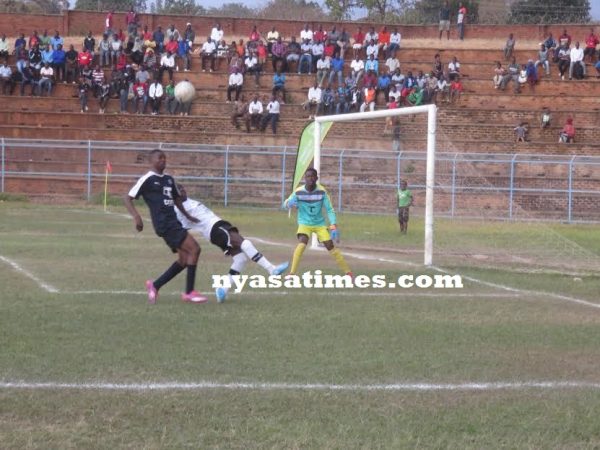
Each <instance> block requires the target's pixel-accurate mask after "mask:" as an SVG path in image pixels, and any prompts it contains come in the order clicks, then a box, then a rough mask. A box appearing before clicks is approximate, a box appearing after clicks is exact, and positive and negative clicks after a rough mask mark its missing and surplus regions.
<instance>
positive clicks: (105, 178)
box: [104, 161, 112, 212]
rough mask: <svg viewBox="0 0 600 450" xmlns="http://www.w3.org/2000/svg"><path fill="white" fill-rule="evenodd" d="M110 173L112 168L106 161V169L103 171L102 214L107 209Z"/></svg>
mask: <svg viewBox="0 0 600 450" xmlns="http://www.w3.org/2000/svg"><path fill="white" fill-rule="evenodd" d="M111 172H112V166H111V164H110V161H106V169H105V170H104V212H106V209H107V199H108V174H109V173H111Z"/></svg>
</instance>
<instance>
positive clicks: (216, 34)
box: [210, 23, 223, 42]
mask: <svg viewBox="0 0 600 450" xmlns="http://www.w3.org/2000/svg"><path fill="white" fill-rule="evenodd" d="M210 38H211V39H212V40H213V41H214V42H221V41H222V40H223V29H222V28H221V24H219V23H217V24H215V26H214V27H213V28H212V30H211V31H210Z"/></svg>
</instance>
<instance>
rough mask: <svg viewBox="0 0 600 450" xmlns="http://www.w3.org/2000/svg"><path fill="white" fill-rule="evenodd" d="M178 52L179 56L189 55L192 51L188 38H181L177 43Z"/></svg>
mask: <svg viewBox="0 0 600 450" xmlns="http://www.w3.org/2000/svg"><path fill="white" fill-rule="evenodd" d="M177 45H178V47H177V54H178V55H179V56H184V55H187V54H188V53H189V51H190V44H188V41H186V40H183V39H182V40H181V41H179V43H178V44H177Z"/></svg>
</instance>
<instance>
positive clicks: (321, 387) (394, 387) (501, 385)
mask: <svg viewBox="0 0 600 450" xmlns="http://www.w3.org/2000/svg"><path fill="white" fill-rule="evenodd" d="M0 389H27V390H38V389H47V390H94V391H137V392H148V391H202V390H217V389H220V390H235V391H336V392H363V391H367V392H439V391H506V390H524V389H542V390H559V389H592V390H597V389H600V383H594V382H589V381H522V382H510V381H507V382H503V381H499V382H476V383H392V384H324V383H306V384H304V383H266V382H264V383H261V382H239V383H235V382H231V383H220V382H214V381H199V382H196V383H180V382H148V383H109V382H83V383H59V382H52V381H50V382H26V381H2V382H0Z"/></svg>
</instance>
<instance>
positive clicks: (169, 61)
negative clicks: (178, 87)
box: [160, 53, 175, 67]
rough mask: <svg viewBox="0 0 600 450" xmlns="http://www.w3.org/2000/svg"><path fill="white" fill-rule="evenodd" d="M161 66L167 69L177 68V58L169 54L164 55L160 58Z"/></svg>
mask: <svg viewBox="0 0 600 450" xmlns="http://www.w3.org/2000/svg"><path fill="white" fill-rule="evenodd" d="M160 65H161V66H165V67H175V57H174V56H173V55H171V56H169V55H168V54H167V53H165V54H164V55H162V58H160Z"/></svg>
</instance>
